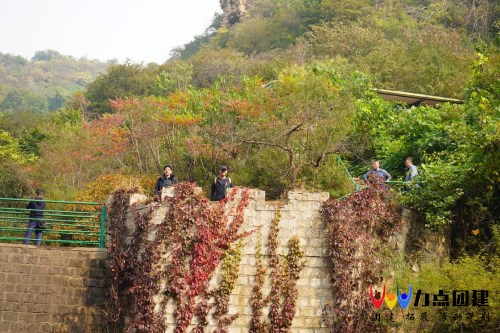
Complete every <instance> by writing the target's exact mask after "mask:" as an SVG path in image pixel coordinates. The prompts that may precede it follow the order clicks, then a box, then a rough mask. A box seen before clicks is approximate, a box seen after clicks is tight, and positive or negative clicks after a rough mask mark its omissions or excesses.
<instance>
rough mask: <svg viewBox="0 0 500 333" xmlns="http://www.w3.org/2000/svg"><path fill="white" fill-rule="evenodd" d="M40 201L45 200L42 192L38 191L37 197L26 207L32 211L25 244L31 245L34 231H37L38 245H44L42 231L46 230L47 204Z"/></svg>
mask: <svg viewBox="0 0 500 333" xmlns="http://www.w3.org/2000/svg"><path fill="white" fill-rule="evenodd" d="M40 200H43V196H42V191H41V190H36V196H35V197H34V198H33V200H32V201H30V202H29V203H28V205H27V206H26V209H31V211H30V219H29V220H28V230H27V231H26V239H25V240H24V244H29V242H30V239H31V234H32V233H33V229H35V236H36V245H42V229H44V228H45V221H43V211H44V210H45V206H46V203H45V201H40Z"/></svg>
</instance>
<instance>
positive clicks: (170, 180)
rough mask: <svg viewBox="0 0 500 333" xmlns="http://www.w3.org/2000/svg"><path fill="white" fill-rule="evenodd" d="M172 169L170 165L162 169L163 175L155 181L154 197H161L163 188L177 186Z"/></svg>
mask: <svg viewBox="0 0 500 333" xmlns="http://www.w3.org/2000/svg"><path fill="white" fill-rule="evenodd" d="M173 172H174V169H173V168H172V166H171V165H165V166H164V167H163V174H162V175H161V176H160V178H158V180H157V181H156V186H155V196H156V197H158V198H159V197H161V192H162V190H163V188H164V187H170V186H172V185H175V184H177V178H175V175H174V173H173Z"/></svg>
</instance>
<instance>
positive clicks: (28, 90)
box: [0, 50, 113, 112]
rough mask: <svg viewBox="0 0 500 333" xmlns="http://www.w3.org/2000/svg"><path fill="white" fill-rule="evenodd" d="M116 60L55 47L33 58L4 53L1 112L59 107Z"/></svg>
mask: <svg viewBox="0 0 500 333" xmlns="http://www.w3.org/2000/svg"><path fill="white" fill-rule="evenodd" d="M112 63H113V62H111V61H110V62H107V63H103V62H100V61H98V60H91V59H86V58H79V59H76V58H74V57H72V56H67V55H62V54H60V53H59V52H57V51H54V50H45V51H38V52H36V53H35V55H34V56H33V57H32V58H31V59H26V58H24V57H22V56H18V55H12V54H6V53H0V112H1V111H9V110H11V111H17V110H27V109H29V110H32V111H40V112H42V111H47V110H48V111H52V110H56V109H58V108H60V107H61V106H63V105H64V103H65V102H66V100H67V99H68V98H69V97H70V96H71V95H73V94H74V93H75V92H78V91H81V90H83V89H84V88H85V86H86V84H88V83H90V82H92V81H93V80H94V79H95V78H96V77H97V76H98V75H99V74H101V73H103V72H105V71H106V68H107V67H108V66H109V65H110V64H112Z"/></svg>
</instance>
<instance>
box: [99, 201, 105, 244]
mask: <svg viewBox="0 0 500 333" xmlns="http://www.w3.org/2000/svg"><path fill="white" fill-rule="evenodd" d="M105 231H106V202H105V201H103V202H102V208H101V228H100V233H99V248H101V249H103V248H104V235H105Z"/></svg>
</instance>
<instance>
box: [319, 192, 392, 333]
mask: <svg viewBox="0 0 500 333" xmlns="http://www.w3.org/2000/svg"><path fill="white" fill-rule="evenodd" d="M322 216H323V219H324V221H325V224H326V244H327V251H328V254H329V256H330V260H331V274H330V275H331V280H332V286H333V288H334V294H335V299H334V300H333V302H332V303H331V304H329V305H327V306H325V307H324V309H323V321H324V322H325V323H327V324H329V325H332V328H333V329H334V331H335V332H375V331H376V327H375V326H374V323H373V321H371V320H370V319H369V318H368V316H369V310H370V309H371V308H372V306H371V304H369V298H368V297H366V293H365V292H364V291H365V290H366V287H367V286H368V285H369V284H371V283H373V284H376V283H378V282H379V279H380V276H381V272H382V262H381V260H380V259H379V256H378V255H377V251H378V250H379V246H380V244H381V242H384V241H386V240H387V239H388V238H389V237H390V236H391V235H393V234H394V232H395V231H396V230H397V228H398V226H399V223H400V221H401V219H400V216H399V210H398V207H397V205H396V204H395V203H393V202H392V200H390V193H389V191H388V189H387V188H386V187H385V186H384V185H383V184H380V183H379V184H373V185H372V186H370V187H367V188H364V189H362V190H360V191H358V192H355V193H353V194H351V195H350V196H348V197H347V198H346V199H345V200H332V199H330V200H328V201H326V202H325V203H324V205H323V207H322ZM375 239H378V240H379V241H375ZM348 300H349V301H348Z"/></svg>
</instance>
